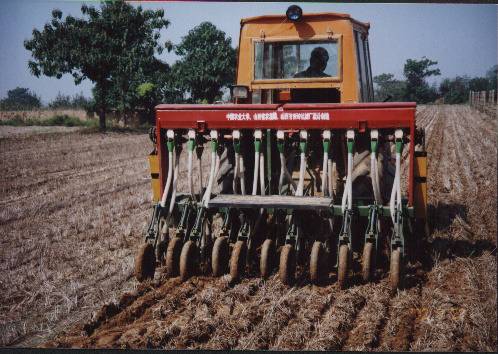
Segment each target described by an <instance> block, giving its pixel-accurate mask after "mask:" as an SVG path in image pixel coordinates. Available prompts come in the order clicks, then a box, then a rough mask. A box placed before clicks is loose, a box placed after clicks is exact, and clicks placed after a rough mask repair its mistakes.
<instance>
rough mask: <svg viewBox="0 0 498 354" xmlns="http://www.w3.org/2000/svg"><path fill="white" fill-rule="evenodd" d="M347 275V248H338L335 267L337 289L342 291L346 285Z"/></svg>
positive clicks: (345, 246)
mask: <svg viewBox="0 0 498 354" xmlns="http://www.w3.org/2000/svg"><path fill="white" fill-rule="evenodd" d="M348 273H349V246H348V245H341V247H339V264H338V266H337V283H338V284H339V288H341V289H344V288H345V287H346V285H347V281H348Z"/></svg>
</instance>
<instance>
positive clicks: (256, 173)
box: [252, 130, 264, 195]
mask: <svg viewBox="0 0 498 354" xmlns="http://www.w3.org/2000/svg"><path fill="white" fill-rule="evenodd" d="M262 137H263V133H262V132H261V130H256V131H255V132H254V176H253V179H252V195H257V194H258V176H259V162H260V156H259V154H260V151H261V139H262ZM263 167H264V166H263Z"/></svg>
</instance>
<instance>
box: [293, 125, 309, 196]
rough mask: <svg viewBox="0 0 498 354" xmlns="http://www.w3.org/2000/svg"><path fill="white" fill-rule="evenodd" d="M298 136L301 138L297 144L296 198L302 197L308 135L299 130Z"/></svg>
mask: <svg viewBox="0 0 498 354" xmlns="http://www.w3.org/2000/svg"><path fill="white" fill-rule="evenodd" d="M299 135H300V138H301V141H300V142H299V150H300V151H301V154H300V157H301V163H300V165H299V183H298V184H297V189H296V196H298V197H302V196H303V194H304V174H305V172H306V149H307V139H308V133H307V132H306V130H301V131H300V133H299Z"/></svg>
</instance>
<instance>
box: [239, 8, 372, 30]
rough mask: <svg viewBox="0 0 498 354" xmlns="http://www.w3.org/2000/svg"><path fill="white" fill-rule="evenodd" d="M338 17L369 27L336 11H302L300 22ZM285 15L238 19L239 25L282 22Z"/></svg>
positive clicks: (336, 18) (368, 24)
mask: <svg viewBox="0 0 498 354" xmlns="http://www.w3.org/2000/svg"><path fill="white" fill-rule="evenodd" d="M338 19H344V20H350V21H351V22H354V23H355V24H357V25H359V26H361V27H364V28H365V29H366V30H368V29H369V28H370V23H368V22H361V21H358V20H355V19H354V18H352V17H351V16H349V15H348V14H340V13H336V12H318V13H308V14H307V13H303V19H302V20H301V21H300V22H307V21H313V20H315V21H319V20H338ZM286 20H287V17H286V16H285V14H282V15H264V16H255V17H247V18H243V19H241V20H240V25H241V26H243V25H244V24H246V23H263V22H273V21H275V22H283V21H286Z"/></svg>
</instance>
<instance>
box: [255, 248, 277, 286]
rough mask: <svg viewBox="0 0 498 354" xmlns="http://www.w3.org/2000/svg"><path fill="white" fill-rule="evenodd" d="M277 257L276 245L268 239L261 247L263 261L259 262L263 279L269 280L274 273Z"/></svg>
mask: <svg viewBox="0 0 498 354" xmlns="http://www.w3.org/2000/svg"><path fill="white" fill-rule="evenodd" d="M275 255H276V252H275V243H274V242H273V240H272V239H266V240H265V242H263V246H262V247H261V259H260V261H259V270H260V272H261V277H262V278H263V279H267V278H268V277H269V276H270V274H271V272H272V271H273V267H274V266H275Z"/></svg>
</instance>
